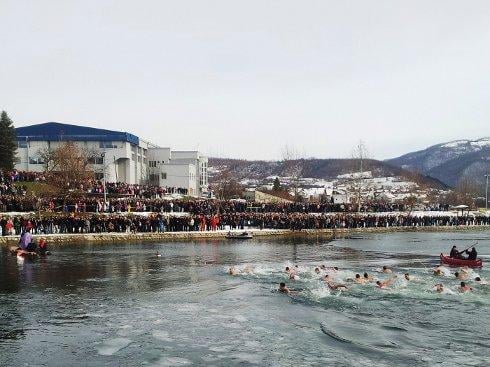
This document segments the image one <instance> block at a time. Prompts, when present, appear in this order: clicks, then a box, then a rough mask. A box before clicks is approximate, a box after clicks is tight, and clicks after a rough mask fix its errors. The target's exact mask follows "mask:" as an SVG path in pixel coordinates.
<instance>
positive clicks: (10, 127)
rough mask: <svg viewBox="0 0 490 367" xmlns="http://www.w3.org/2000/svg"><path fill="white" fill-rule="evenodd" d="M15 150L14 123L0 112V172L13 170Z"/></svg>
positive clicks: (5, 113) (5, 114) (4, 113)
mask: <svg viewBox="0 0 490 367" xmlns="http://www.w3.org/2000/svg"><path fill="white" fill-rule="evenodd" d="M16 150H17V135H16V134H15V128H14V123H13V122H12V120H11V119H10V117H9V116H8V115H7V112H5V111H2V115H1V117H0V170H4V171H9V170H12V169H13V168H14V158H15V151H16Z"/></svg>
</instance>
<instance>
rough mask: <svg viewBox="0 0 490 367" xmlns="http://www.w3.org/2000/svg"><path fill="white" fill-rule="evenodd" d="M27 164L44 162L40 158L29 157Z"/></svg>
mask: <svg viewBox="0 0 490 367" xmlns="http://www.w3.org/2000/svg"><path fill="white" fill-rule="evenodd" d="M29 164H44V161H43V159H42V158H36V157H29Z"/></svg>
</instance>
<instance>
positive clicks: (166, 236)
mask: <svg viewBox="0 0 490 367" xmlns="http://www.w3.org/2000/svg"><path fill="white" fill-rule="evenodd" d="M246 231H247V232H249V233H252V234H253V236H254V237H256V238H267V237H272V236H320V237H325V238H337V237H346V236H351V235H355V234H363V233H389V232H449V231H451V232H453V231H490V226H488V225H465V226H431V227H424V226H420V227H374V228H373V227H370V228H337V229H308V230H302V231H292V230H289V229H284V230H283V229H262V230H261V229H247V230H246ZM234 232H236V233H240V232H241V231H234ZM227 233H228V231H204V232H163V233H73V234H50V235H34V238H35V239H38V238H40V237H45V238H46V239H47V241H48V244H49V245H50V246H51V245H64V244H114V243H141V242H169V241H192V240H205V239H224V238H225V237H226V234H227ZM18 241H19V236H3V237H0V246H15V245H17V243H18Z"/></svg>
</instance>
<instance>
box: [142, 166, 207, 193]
mask: <svg viewBox="0 0 490 367" xmlns="http://www.w3.org/2000/svg"><path fill="white" fill-rule="evenodd" d="M150 175H151V176H150V177H151V182H152V183H153V184H157V185H158V186H161V187H173V188H178V189H185V190H187V194H188V195H190V196H197V195H198V194H199V190H198V187H197V185H196V182H197V181H196V176H195V175H196V166H195V165H193V164H179V163H177V164H174V163H165V164H161V165H158V166H157V167H156V168H153V167H150Z"/></svg>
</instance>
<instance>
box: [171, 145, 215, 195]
mask: <svg viewBox="0 0 490 367" xmlns="http://www.w3.org/2000/svg"><path fill="white" fill-rule="evenodd" d="M171 162H172V163H180V164H187V163H189V164H193V165H195V166H196V186H197V187H198V188H199V195H202V194H203V193H206V192H207V191H208V186H209V183H208V157H205V156H203V155H202V154H201V153H200V152H198V151H197V150H189V151H185V150H176V151H172V156H171Z"/></svg>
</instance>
